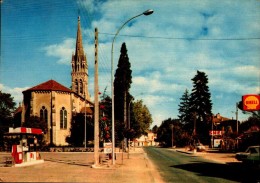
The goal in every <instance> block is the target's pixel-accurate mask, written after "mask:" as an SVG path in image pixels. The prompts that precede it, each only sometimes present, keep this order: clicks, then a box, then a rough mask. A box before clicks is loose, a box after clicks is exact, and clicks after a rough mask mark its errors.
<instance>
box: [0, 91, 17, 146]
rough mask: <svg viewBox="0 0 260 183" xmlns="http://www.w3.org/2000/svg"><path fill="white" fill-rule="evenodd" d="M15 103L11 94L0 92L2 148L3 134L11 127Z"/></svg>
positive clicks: (0, 142) (0, 140)
mask: <svg viewBox="0 0 260 183" xmlns="http://www.w3.org/2000/svg"><path fill="white" fill-rule="evenodd" d="M14 110H15V102H14V99H13V97H11V94H9V93H3V92H2V91H0V146H3V134H4V133H5V132H7V131H8V128H9V127H11V126H12V121H13V112H14Z"/></svg>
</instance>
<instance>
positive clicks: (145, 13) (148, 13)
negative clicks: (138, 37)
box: [143, 9, 153, 16]
mask: <svg viewBox="0 0 260 183" xmlns="http://www.w3.org/2000/svg"><path fill="white" fill-rule="evenodd" d="M152 13H153V10H152V9H149V10H146V11H145V12H143V15H145V16H147V15H151V14H152Z"/></svg>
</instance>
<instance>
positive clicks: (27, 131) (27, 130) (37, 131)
mask: <svg viewBox="0 0 260 183" xmlns="http://www.w3.org/2000/svg"><path fill="white" fill-rule="evenodd" d="M9 134H35V135H40V134H42V130H41V129H39V128H26V127H18V128H9Z"/></svg>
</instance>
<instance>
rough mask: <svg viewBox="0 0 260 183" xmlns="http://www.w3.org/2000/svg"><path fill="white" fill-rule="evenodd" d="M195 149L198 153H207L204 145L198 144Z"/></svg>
mask: <svg viewBox="0 0 260 183" xmlns="http://www.w3.org/2000/svg"><path fill="white" fill-rule="evenodd" d="M195 148H196V150H197V151H198V152H202V151H206V147H205V146H204V145H203V144H202V143H196V144H195Z"/></svg>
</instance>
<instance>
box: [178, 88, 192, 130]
mask: <svg viewBox="0 0 260 183" xmlns="http://www.w3.org/2000/svg"><path fill="white" fill-rule="evenodd" d="M178 117H179V119H180V122H181V123H182V124H184V125H186V126H189V127H190V122H191V114H190V95H189V91H188V89H186V90H185V92H184V93H183V95H182V97H181V98H180V104H179V115H178Z"/></svg>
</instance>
